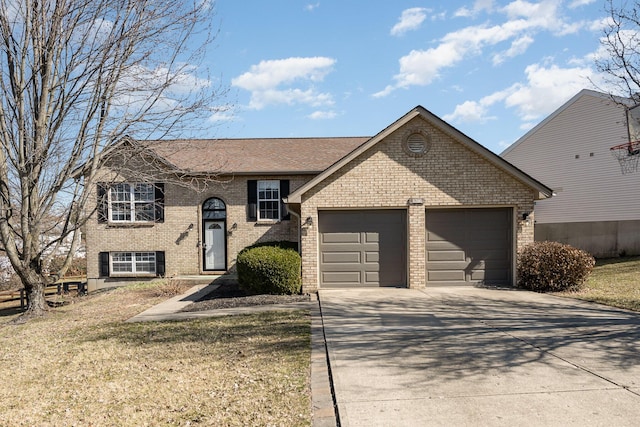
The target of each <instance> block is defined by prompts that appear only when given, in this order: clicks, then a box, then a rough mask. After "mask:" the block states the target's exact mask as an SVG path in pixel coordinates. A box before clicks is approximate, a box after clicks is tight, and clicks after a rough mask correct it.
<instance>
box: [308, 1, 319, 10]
mask: <svg viewBox="0 0 640 427" xmlns="http://www.w3.org/2000/svg"><path fill="white" fill-rule="evenodd" d="M319 7H320V2H317V3H309V4H307V5H306V6H305V7H304V8H305V10H307V11H309V12H313V11H314V10H315V9H317V8H319Z"/></svg>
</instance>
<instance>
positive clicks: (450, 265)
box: [428, 260, 469, 271]
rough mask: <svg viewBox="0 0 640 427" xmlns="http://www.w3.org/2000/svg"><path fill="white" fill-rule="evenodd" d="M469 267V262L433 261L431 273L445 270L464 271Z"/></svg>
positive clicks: (430, 264)
mask: <svg viewBox="0 0 640 427" xmlns="http://www.w3.org/2000/svg"><path fill="white" fill-rule="evenodd" d="M468 266H469V262H468V261H466V260H461V261H432V262H430V263H429V266H428V268H429V271H444V270H462V271H464V270H465V269H466V268H467V267H468Z"/></svg>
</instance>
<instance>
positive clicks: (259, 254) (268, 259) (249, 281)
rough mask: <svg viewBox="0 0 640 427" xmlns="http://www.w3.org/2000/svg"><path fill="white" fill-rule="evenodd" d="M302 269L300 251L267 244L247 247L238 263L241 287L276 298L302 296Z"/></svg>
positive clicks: (239, 256) (241, 253) (240, 254)
mask: <svg viewBox="0 0 640 427" xmlns="http://www.w3.org/2000/svg"><path fill="white" fill-rule="evenodd" d="M274 243H276V244H278V243H279V242H274ZM300 267H301V259H300V254H298V252H296V251H295V250H293V249H286V248H283V247H281V246H271V245H268V244H266V245H265V244H259V245H254V246H250V247H247V248H245V249H243V250H242V251H240V253H239V254H238V258H237V260H236V268H237V270H238V282H239V283H240V286H242V287H244V288H245V289H249V290H251V291H254V292H258V293H267V294H275V295H283V294H298V293H300V290H301V288H302V280H301V278H300Z"/></svg>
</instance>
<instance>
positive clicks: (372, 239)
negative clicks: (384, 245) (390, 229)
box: [364, 233, 380, 243]
mask: <svg viewBox="0 0 640 427" xmlns="http://www.w3.org/2000/svg"><path fill="white" fill-rule="evenodd" d="M364 237H365V239H364V241H365V242H366V243H378V242H380V234H379V233H364Z"/></svg>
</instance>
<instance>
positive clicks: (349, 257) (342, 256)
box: [321, 252, 361, 264]
mask: <svg viewBox="0 0 640 427" xmlns="http://www.w3.org/2000/svg"><path fill="white" fill-rule="evenodd" d="M321 255H322V262H323V263H326V264H328V263H333V264H345V263H356V264H359V263H360V262H361V258H360V255H361V253H360V252H323V253H322V254H321Z"/></svg>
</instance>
